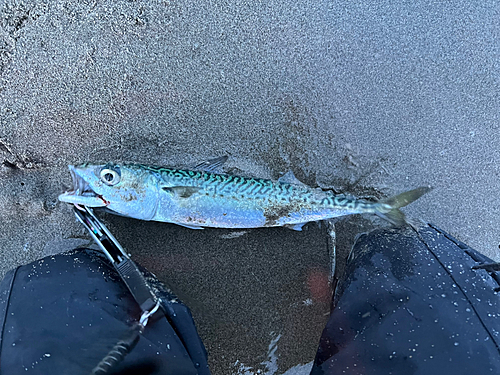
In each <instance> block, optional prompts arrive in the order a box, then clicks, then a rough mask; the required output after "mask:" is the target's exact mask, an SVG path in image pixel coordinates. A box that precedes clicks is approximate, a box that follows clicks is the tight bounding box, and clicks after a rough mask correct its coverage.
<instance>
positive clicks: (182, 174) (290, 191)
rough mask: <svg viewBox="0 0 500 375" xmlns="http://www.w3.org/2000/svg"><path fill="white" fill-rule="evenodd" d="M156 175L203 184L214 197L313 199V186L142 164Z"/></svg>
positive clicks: (175, 183) (186, 183) (174, 181)
mask: <svg viewBox="0 0 500 375" xmlns="http://www.w3.org/2000/svg"><path fill="white" fill-rule="evenodd" d="M140 167H141V168H146V169H148V170H150V171H151V172H152V173H154V174H156V175H157V176H158V177H159V178H160V179H161V180H162V181H164V182H165V184H166V185H167V186H170V187H172V186H193V187H200V188H202V189H203V190H204V191H205V192H206V193H208V194H210V195H213V196H214V197H231V198H239V199H263V200H274V201H283V202H285V201H288V200H290V199H301V200H304V201H305V202H306V201H307V202H309V200H311V198H312V196H313V194H312V189H310V188H307V187H301V186H296V185H291V184H285V183H280V182H274V181H271V180H266V179H262V178H250V177H242V176H233V175H226V174H218V173H210V172H204V171H191V170H183V169H173V168H164V167H150V166H144V165H140Z"/></svg>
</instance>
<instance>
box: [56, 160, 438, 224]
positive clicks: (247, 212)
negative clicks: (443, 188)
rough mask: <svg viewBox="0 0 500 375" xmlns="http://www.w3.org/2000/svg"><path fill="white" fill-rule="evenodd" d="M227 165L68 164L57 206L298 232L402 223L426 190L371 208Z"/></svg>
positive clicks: (179, 221) (289, 179)
mask: <svg viewBox="0 0 500 375" xmlns="http://www.w3.org/2000/svg"><path fill="white" fill-rule="evenodd" d="M224 161H225V158H219V159H216V160H214V161H213V162H212V163H208V164H207V163H205V164H204V165H202V166H201V167H199V168H195V169H194V170H188V169H175V168H166V167H155V166H147V165H142V164H115V163H108V164H102V165H88V164H84V165H81V166H76V167H75V166H72V165H70V166H69V170H70V173H71V175H72V177H73V185H74V188H73V190H71V191H68V192H66V193H64V194H62V195H60V196H59V200H60V201H62V202H67V203H72V204H76V205H84V206H89V207H105V208H106V209H107V210H108V211H110V212H111V213H114V214H118V215H122V216H128V217H132V218H136V219H141V220H154V221H161V222H167V223H174V224H178V225H182V226H186V227H189V228H193V229H201V228H203V227H214V228H258V227H276V226H287V227H290V228H292V229H295V230H301V228H302V226H303V225H304V224H305V223H307V222H310V221H318V220H325V219H330V218H334V217H338V216H344V215H352V214H362V213H372V214H377V215H379V216H381V217H382V218H384V219H386V220H388V221H390V222H391V223H393V224H397V225H400V224H404V223H405V222H406V220H405V216H404V214H403V213H402V212H401V211H400V210H399V209H400V208H401V207H404V206H406V205H408V204H409V203H411V202H413V201H415V200H416V199H418V198H420V197H421V196H422V195H424V194H425V193H427V192H428V191H429V190H430V188H429V187H419V188H417V189H414V190H410V191H407V192H405V193H402V194H399V195H397V196H395V197H392V198H388V199H383V200H380V201H377V202H373V201H370V200H366V199H361V198H354V197H348V196H345V195H338V194H335V193H334V192H332V191H323V190H321V189H314V188H311V187H309V186H307V185H305V184H302V183H301V182H299V181H298V180H296V179H295V178H294V176H293V175H292V174H291V173H289V174H287V175H286V176H285V178H282V179H279V180H278V181H272V180H267V179H261V178H250V177H242V176H234V175H228V174H222V173H217V172H216V168H217V167H220V166H221V164H222V163H223V162H224ZM202 167H203V169H202Z"/></svg>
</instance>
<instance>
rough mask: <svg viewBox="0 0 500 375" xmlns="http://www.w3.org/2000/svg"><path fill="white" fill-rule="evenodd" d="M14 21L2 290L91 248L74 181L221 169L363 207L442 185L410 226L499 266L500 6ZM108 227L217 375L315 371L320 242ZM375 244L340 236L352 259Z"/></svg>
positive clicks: (3, 171) (310, 234)
mask: <svg viewBox="0 0 500 375" xmlns="http://www.w3.org/2000/svg"><path fill="white" fill-rule="evenodd" d="M0 14H1V17H0V20H1V21H0V22H1V23H0V25H1V27H0V163H1V167H0V230H1V233H2V236H0V248H1V249H2V251H1V252H0V274H1V275H3V274H4V273H5V272H6V271H7V270H8V269H11V268H13V267H15V266H16V265H19V264H23V263H27V262H29V261H32V260H34V259H37V258H40V257H42V256H45V255H48V254H51V253H55V252H60V251H64V250H67V249H70V248H74V247H75V246H82V245H85V244H88V243H89V242H90V241H89V238H88V237H87V235H86V233H85V232H84V230H83V228H82V227H80V225H79V224H78V223H76V221H75V219H74V216H73V214H72V213H71V211H70V209H69V207H67V205H65V204H61V203H59V202H57V195H58V194H59V193H60V192H61V191H63V190H64V189H65V188H69V185H70V183H71V178H70V175H69V173H68V171H67V165H68V164H78V163H83V162H100V161H127V162H140V163H151V164H157V165H171V166H192V165H196V164H198V163H199V162H200V161H203V160H206V159H210V158H213V157H217V156H221V155H229V156H230V157H229V161H228V163H227V166H226V171H227V172H231V173H236V174H245V175H252V176H259V177H264V178H278V177H279V176H280V175H282V174H283V173H285V172H286V171H288V170H292V171H293V172H294V173H295V175H296V176H297V177H298V178H299V179H300V180H302V181H303V182H305V183H307V184H309V185H311V186H318V185H319V186H322V187H325V188H326V187H328V188H334V189H335V190H338V191H343V192H347V193H352V194H358V195H368V196H374V197H381V196H389V195H393V194H396V193H399V192H402V191H404V190H408V189H411V188H414V187H417V186H421V185H427V184H430V185H432V186H433V187H434V188H435V189H434V190H433V191H432V192H431V193H429V194H427V195H426V196H424V197H423V198H421V199H420V200H419V201H417V202H415V203H414V204H412V205H410V206H409V207H407V208H406V212H407V213H408V214H409V216H411V217H414V218H418V219H422V220H424V221H428V222H432V223H434V224H436V225H438V226H439V227H441V228H442V229H444V230H446V231H448V232H450V233H451V234H452V235H453V236H455V237H457V238H458V239H460V240H462V241H464V242H466V243H468V244H469V245H470V246H472V247H474V248H475V249H477V250H479V251H481V252H483V253H485V254H486V255H488V256H489V257H491V258H494V259H496V260H500V253H499V251H498V243H499V231H498V225H497V222H498V214H499V212H498V211H499V207H500V202H499V199H500V198H498V194H496V192H497V190H498V189H497V187H498V175H499V165H500V154H499V150H500V144H499V143H500V141H499V138H498V131H499V124H500V110H499V109H500V101H499V92H500V91H499V79H500V74H499V73H500V72H499V70H500V65H498V57H499V56H498V51H499V40H500V38H499V34H500V26H499V25H498V22H497V20H498V16H499V8H498V5H496V4H495V3H484V2H471V3H463V2H452V3H449V4H446V5H444V4H423V3H414V4H413V3H412V4H411V5H410V4H398V5H396V4H392V2H390V1H386V2H382V3H380V4H378V5H374V4H371V3H370V2H366V4H364V5H363V4H346V3H343V2H317V1H316V2H312V1H306V2H283V1H271V2H267V3H265V4H264V3H257V2H243V1H233V2H230V3H214V4H204V3H200V2H189V1H184V0H182V1H155V2H151V1H149V2H146V1H133V2H125V1H118V2H115V1H110V0H108V1H99V2H97V1H79V2H77V1H67V2H65V3H58V2H50V3H49V4H46V5H44V2H42V1H32V2H31V1H30V2H28V1H3V2H2V3H1V4H0ZM104 220H105V222H106V223H107V224H108V225H109V226H110V228H111V229H112V230H113V233H114V234H115V236H116V237H117V238H118V239H119V240H120V241H121V242H122V243H123V245H124V246H125V247H126V249H127V250H128V251H129V252H131V253H132V254H133V256H134V258H135V259H137V260H138V261H139V262H140V263H141V264H143V265H144V266H146V267H148V268H150V269H151V271H152V272H154V273H155V274H157V275H158V276H159V277H160V278H161V279H162V280H164V281H165V282H166V283H167V284H168V285H170V286H171V287H172V289H173V290H174V291H175V292H176V293H177V294H178V295H179V296H180V297H181V298H182V299H183V300H184V301H185V302H186V303H187V304H188V305H189V306H190V307H191V308H192V310H193V314H194V317H195V320H196V322H197V324H198V328H199V331H200V334H201V335H202V337H203V339H204V341H205V344H206V346H207V349H208V351H209V355H210V361H211V362H210V364H211V367H212V370H213V373H214V374H233V373H234V374H236V373H241V374H244V373H245V374H246V373H253V372H254V371H257V370H258V369H260V370H262V372H261V373H267V374H273V373H280V374H281V373H284V372H285V371H286V370H287V369H289V368H292V367H293V366H295V365H299V364H305V363H308V362H310V361H311V360H312V359H313V357H314V353H315V350H316V346H317V342H318V340H319V334H320V332H321V329H322V327H323V325H324V322H325V320H326V315H325V314H326V313H327V312H328V308H329V302H328V299H325V294H326V293H327V290H326V289H325V288H327V286H328V284H327V281H328V272H329V266H328V262H329V254H328V252H329V249H328V246H327V244H328V239H327V234H326V230H325V227H324V226H323V227H321V228H319V227H317V225H316V224H309V225H308V226H306V228H305V230H304V232H293V231H290V230H286V229H280V228H277V229H265V230H264V229H259V230H251V231H248V232H246V233H244V234H242V235H241V236H238V237H234V236H236V235H235V234H234V233H233V232H231V231H225V230H221V231H218V230H210V229H207V230H203V231H192V230H189V229H186V228H180V227H176V226H172V225H168V224H160V223H145V222H140V221H135V220H131V219H126V218H120V217H114V216H111V215H107V216H105V217H104ZM375 224H376V225H379V223H375ZM370 225H371V224H369V221H366V220H364V219H360V218H346V219H342V221H341V222H340V223H338V226H337V228H342V229H344V232H342V233H338V238H339V244H338V251H339V252H340V258H341V260H342V259H343V257H345V254H346V253H347V252H348V250H349V248H350V245H351V244H352V239H353V238H354V236H355V235H356V233H358V232H361V231H364V230H367V229H369V227H370ZM224 237H226V238H224ZM227 237H234V238H227ZM274 349H276V350H274ZM296 370H297V368H296ZM297 371H299V370H297ZM300 371H302V372H303V373H306V372H307V371H306V368H305V367H303V368H301V369H300Z"/></svg>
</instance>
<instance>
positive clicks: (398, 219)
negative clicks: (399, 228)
mask: <svg viewBox="0 0 500 375" xmlns="http://www.w3.org/2000/svg"><path fill="white" fill-rule="evenodd" d="M431 190H432V188H431V187H430V186H421V187H419V188H416V189H413V190H410V191H405V192H404V193H401V194H398V195H396V196H394V197H389V198H386V199H382V200H380V201H379V202H378V203H377V208H376V211H375V213H376V214H377V215H378V216H380V217H381V218H383V219H385V220H387V221H389V222H390V223H392V224H394V225H404V224H407V221H406V217H405V214H404V213H403V212H402V211H401V210H400V208H401V207H404V206H407V205H409V204H410V203H412V202H414V201H416V200H417V199H418V198H420V197H421V196H422V195H424V194H426V193H428V192H429V191H431Z"/></svg>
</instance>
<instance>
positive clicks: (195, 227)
mask: <svg viewBox="0 0 500 375" xmlns="http://www.w3.org/2000/svg"><path fill="white" fill-rule="evenodd" d="M175 224H177V225H180V226H181V227H184V228H189V229H205V228H203V227H197V226H195V225H188V224H179V223H175Z"/></svg>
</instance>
